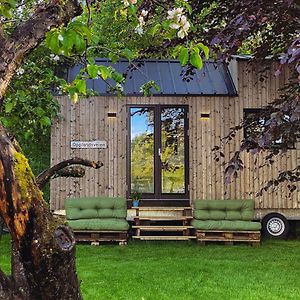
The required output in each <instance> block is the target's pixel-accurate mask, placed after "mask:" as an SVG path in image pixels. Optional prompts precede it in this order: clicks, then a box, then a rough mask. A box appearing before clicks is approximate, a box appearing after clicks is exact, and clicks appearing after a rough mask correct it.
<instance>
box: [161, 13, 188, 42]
mask: <svg viewBox="0 0 300 300" xmlns="http://www.w3.org/2000/svg"><path fill="white" fill-rule="evenodd" d="M183 13H184V9H183V8H182V7H178V8H174V9H173V10H169V11H168V17H167V19H168V20H172V21H173V23H171V24H170V28H171V29H179V31H178V32H177V36H178V37H179V38H181V39H183V38H184V37H186V36H187V35H188V30H189V28H190V27H191V25H190V23H189V21H188V20H187V17H186V16H185V15H184V14H183Z"/></svg>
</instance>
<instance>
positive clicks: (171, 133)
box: [161, 108, 185, 193]
mask: <svg viewBox="0 0 300 300" xmlns="http://www.w3.org/2000/svg"><path fill="white" fill-rule="evenodd" d="M161 123H162V124H161V126H162V157H161V162H162V192H163V193H184V192H185V190H184V188H185V184H184V183H185V174H184V109H183V108H166V109H163V110H162V114H161Z"/></svg>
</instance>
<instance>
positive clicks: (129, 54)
mask: <svg viewBox="0 0 300 300" xmlns="http://www.w3.org/2000/svg"><path fill="white" fill-rule="evenodd" d="M122 55H123V56H124V57H125V58H127V59H128V60H132V59H133V57H134V55H133V52H132V51H131V50H130V49H128V48H125V49H123V51H122Z"/></svg>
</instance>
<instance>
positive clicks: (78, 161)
mask: <svg viewBox="0 0 300 300" xmlns="http://www.w3.org/2000/svg"><path fill="white" fill-rule="evenodd" d="M70 165H82V166H86V167H91V168H94V169H99V168H100V167H102V166H103V163H102V162H100V161H98V162H95V161H91V160H88V159H83V158H78V157H74V158H71V159H68V160H64V161H62V162H60V163H58V164H56V165H54V166H53V167H51V168H49V169H47V170H45V171H43V172H42V173H40V174H39V175H38V176H37V178H36V183H37V185H38V187H39V188H40V189H43V187H44V186H45V185H46V183H47V182H48V181H49V180H50V179H51V178H52V177H53V176H55V175H57V173H58V172H59V171H60V170H62V169H63V168H65V167H68V166H70Z"/></svg>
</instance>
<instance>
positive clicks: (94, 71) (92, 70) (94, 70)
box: [87, 65, 99, 79]
mask: <svg viewBox="0 0 300 300" xmlns="http://www.w3.org/2000/svg"><path fill="white" fill-rule="evenodd" d="M98 70H99V68H98V66H95V65H87V72H88V74H89V76H90V77H91V78H92V79H95V78H96V77H97V76H98Z"/></svg>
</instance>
